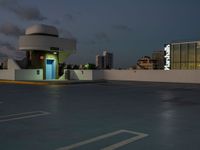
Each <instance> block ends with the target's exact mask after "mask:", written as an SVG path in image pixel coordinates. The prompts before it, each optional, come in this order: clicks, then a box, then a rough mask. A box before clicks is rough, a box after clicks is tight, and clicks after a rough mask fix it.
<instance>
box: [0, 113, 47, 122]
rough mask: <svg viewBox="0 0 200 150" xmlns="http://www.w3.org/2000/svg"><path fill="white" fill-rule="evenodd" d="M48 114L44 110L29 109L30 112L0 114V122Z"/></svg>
mask: <svg viewBox="0 0 200 150" xmlns="http://www.w3.org/2000/svg"><path fill="white" fill-rule="evenodd" d="M49 114H50V113H49V112H46V111H31V112H24V113H18V114H11V115H6V116H0V123H2V122H8V121H14V120H20V119H27V118H34V117H39V116H45V115H49Z"/></svg>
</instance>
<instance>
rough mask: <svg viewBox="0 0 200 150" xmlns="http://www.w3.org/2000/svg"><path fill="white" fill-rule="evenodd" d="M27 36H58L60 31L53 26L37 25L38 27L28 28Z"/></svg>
mask: <svg viewBox="0 0 200 150" xmlns="http://www.w3.org/2000/svg"><path fill="white" fill-rule="evenodd" d="M25 34H26V35H33V34H34V35H37V34H38V35H40V34H44V35H52V36H58V30H57V29H56V28H55V27H53V26H49V25H44V24H36V25H33V26H30V27H28V28H27V29H26V32H25Z"/></svg>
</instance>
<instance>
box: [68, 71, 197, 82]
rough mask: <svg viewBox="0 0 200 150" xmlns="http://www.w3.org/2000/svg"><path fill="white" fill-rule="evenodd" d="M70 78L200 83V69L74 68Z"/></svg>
mask: <svg viewBox="0 0 200 150" xmlns="http://www.w3.org/2000/svg"><path fill="white" fill-rule="evenodd" d="M70 79H75V80H101V79H103V80H119V81H149V82H174V83H200V70H169V71H165V70H72V71H70Z"/></svg>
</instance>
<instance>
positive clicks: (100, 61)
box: [96, 51, 113, 69]
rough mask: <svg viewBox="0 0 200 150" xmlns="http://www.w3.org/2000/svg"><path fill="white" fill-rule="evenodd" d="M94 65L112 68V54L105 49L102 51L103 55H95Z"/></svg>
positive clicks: (99, 67)
mask: <svg viewBox="0 0 200 150" xmlns="http://www.w3.org/2000/svg"><path fill="white" fill-rule="evenodd" d="M96 67H97V68H98V69H112V68H113V54H112V53H109V52H107V51H104V52H103V56H100V55H96Z"/></svg>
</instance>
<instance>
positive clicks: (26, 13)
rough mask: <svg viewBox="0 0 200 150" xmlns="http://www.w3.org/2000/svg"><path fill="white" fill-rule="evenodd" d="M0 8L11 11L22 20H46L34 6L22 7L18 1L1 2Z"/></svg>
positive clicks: (6, 0) (2, 0)
mask: <svg viewBox="0 0 200 150" xmlns="http://www.w3.org/2000/svg"><path fill="white" fill-rule="evenodd" d="M0 7H2V8H4V9H7V10H10V11H11V12H13V13H15V14H16V15H17V16H19V17H20V18H22V19H25V20H37V21H42V20H45V19H46V17H44V16H43V15H42V14H41V12H40V10H39V9H38V8H36V7H33V6H27V5H21V4H20V3H19V2H18V1H17V0H16V1H14V0H1V1H0Z"/></svg>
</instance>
